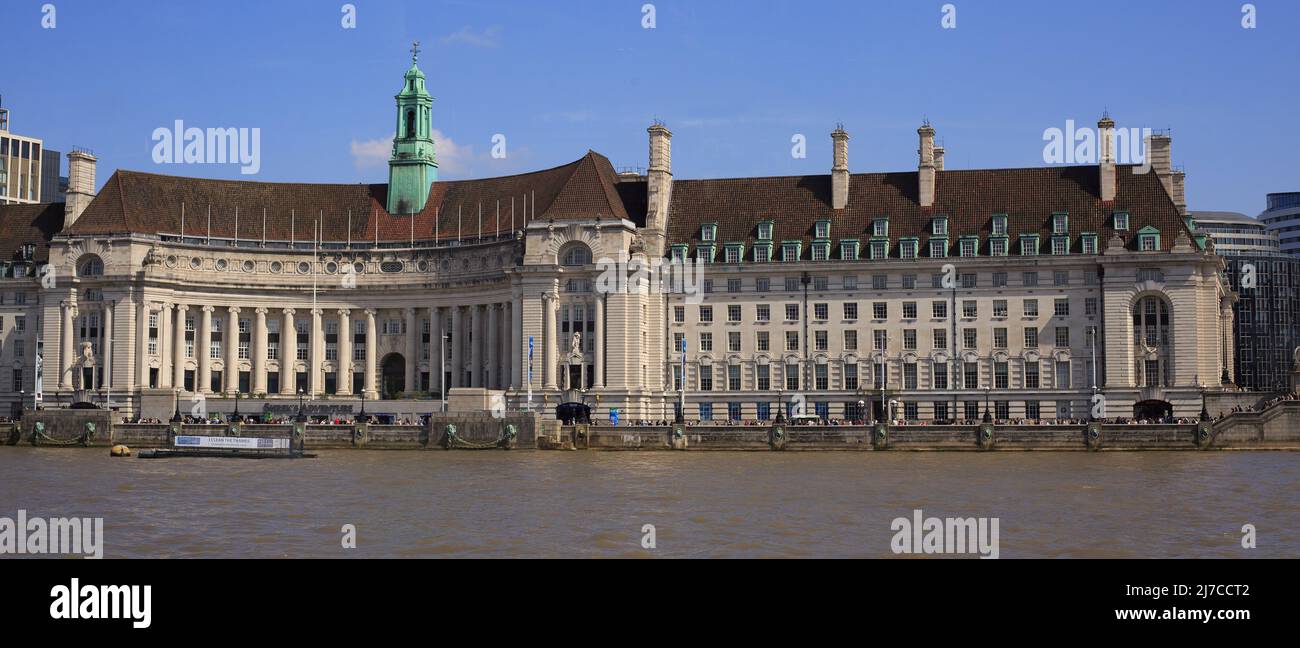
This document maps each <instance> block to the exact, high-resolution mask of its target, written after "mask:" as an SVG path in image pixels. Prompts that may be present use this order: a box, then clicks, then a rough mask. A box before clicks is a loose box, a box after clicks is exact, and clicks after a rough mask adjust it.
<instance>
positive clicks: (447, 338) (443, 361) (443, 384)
mask: <svg viewBox="0 0 1300 648" xmlns="http://www.w3.org/2000/svg"><path fill="white" fill-rule="evenodd" d="M450 344H451V335H449V334H448V333H446V332H445V331H444V332H443V334H442V350H441V351H439V352H438V390H439V391H441V392H442V413H443V414H446V413H447V347H448V345H450ZM363 405H364V403H363Z"/></svg>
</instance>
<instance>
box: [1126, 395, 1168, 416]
mask: <svg viewBox="0 0 1300 648" xmlns="http://www.w3.org/2000/svg"><path fill="white" fill-rule="evenodd" d="M1173 415H1174V406H1173V405H1171V404H1170V403H1168V402H1166V401H1162V400H1154V399H1152V400H1144V401H1141V402H1139V403H1137V404H1135V405H1134V406H1133V418H1135V419H1138V420H1148V421H1149V420H1161V419H1165V418H1168V417H1171V416H1173Z"/></svg>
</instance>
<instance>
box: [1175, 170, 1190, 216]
mask: <svg viewBox="0 0 1300 648" xmlns="http://www.w3.org/2000/svg"><path fill="white" fill-rule="evenodd" d="M1186 180H1187V172H1185V171H1182V170H1178V171H1174V172H1173V188H1174V193H1173V196H1172V198H1173V199H1174V205H1175V206H1176V207H1178V213H1179V214H1182V215H1183V216H1186V215H1187V194H1186V193H1184V190H1183V189H1184V187H1183V185H1184V183H1185V182H1186Z"/></svg>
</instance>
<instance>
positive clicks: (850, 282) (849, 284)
mask: <svg viewBox="0 0 1300 648" xmlns="http://www.w3.org/2000/svg"><path fill="white" fill-rule="evenodd" d="M844 289H845V290H857V289H858V277H857V276H856V275H845V277H844Z"/></svg>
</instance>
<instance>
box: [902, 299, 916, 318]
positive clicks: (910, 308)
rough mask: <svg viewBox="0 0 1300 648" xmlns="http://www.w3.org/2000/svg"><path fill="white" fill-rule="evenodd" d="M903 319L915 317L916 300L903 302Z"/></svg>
mask: <svg viewBox="0 0 1300 648" xmlns="http://www.w3.org/2000/svg"><path fill="white" fill-rule="evenodd" d="M903 319H916V302H903Z"/></svg>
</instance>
